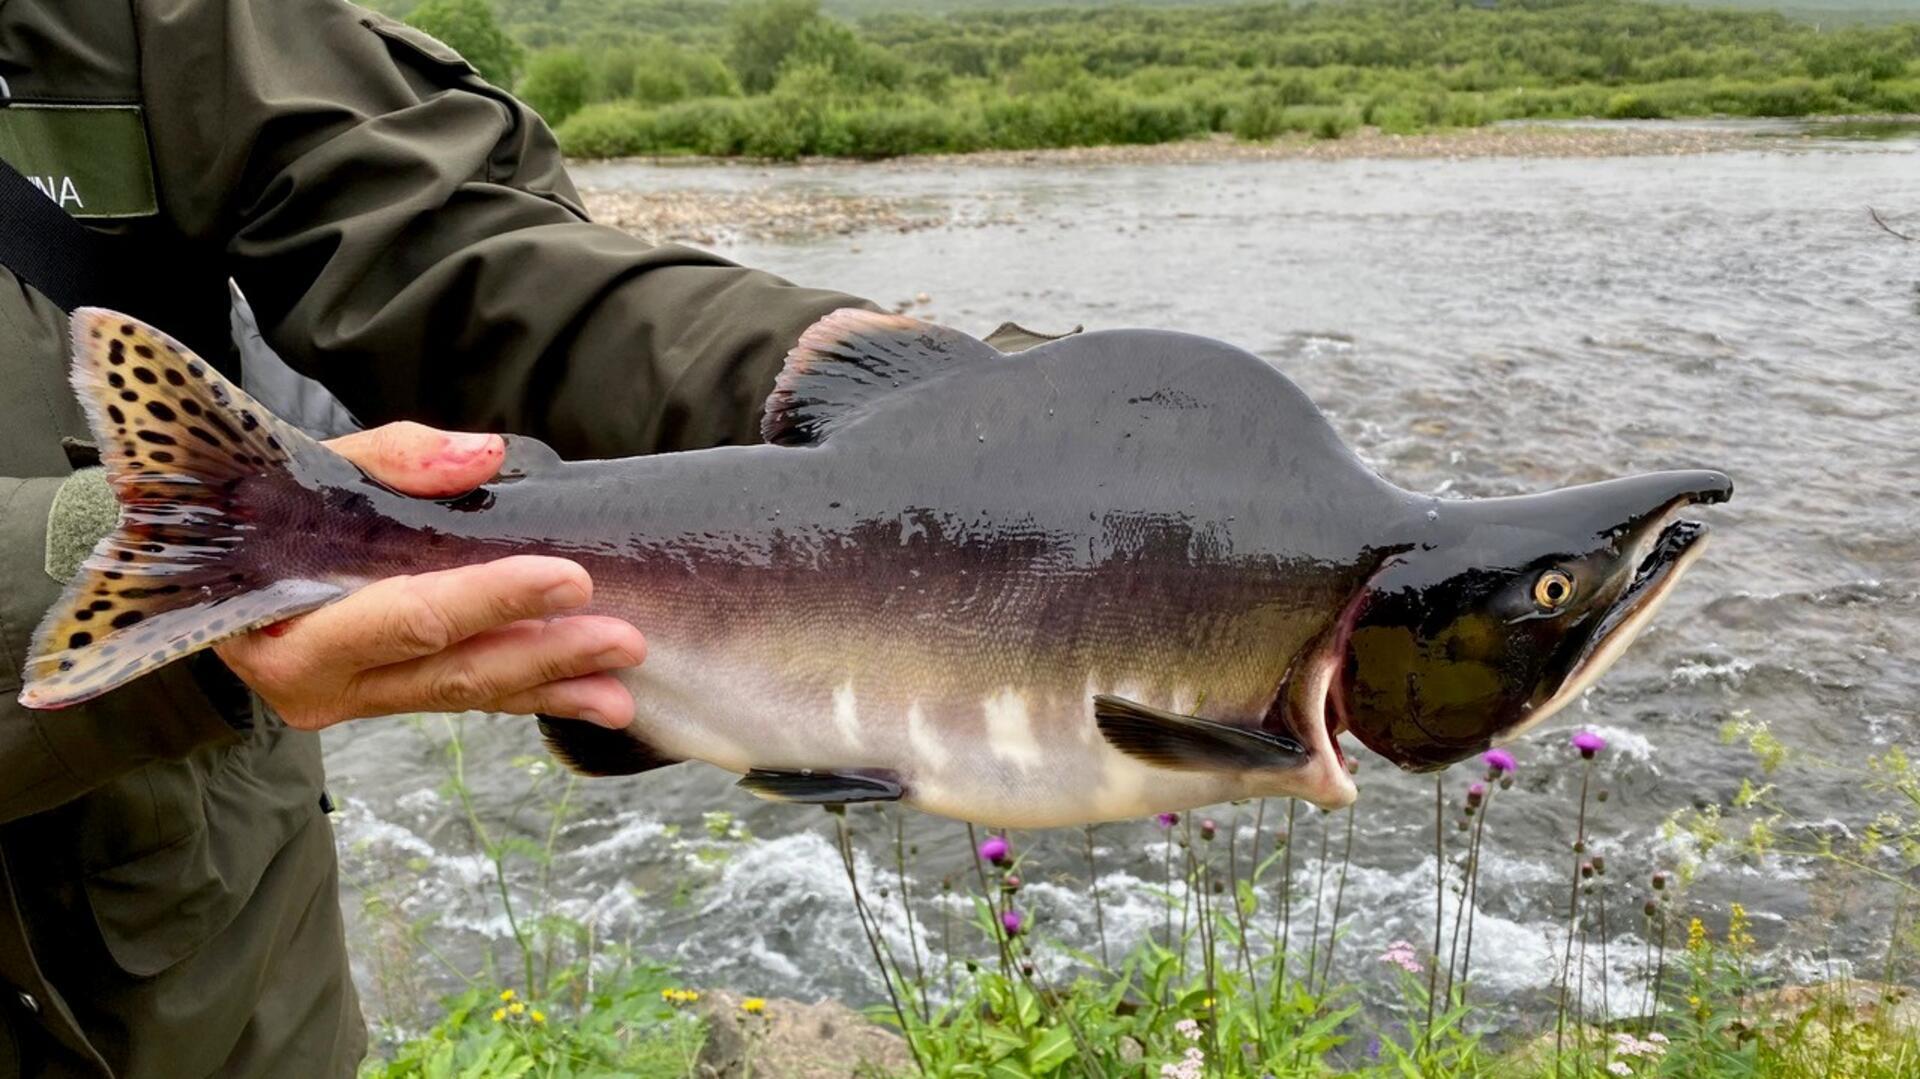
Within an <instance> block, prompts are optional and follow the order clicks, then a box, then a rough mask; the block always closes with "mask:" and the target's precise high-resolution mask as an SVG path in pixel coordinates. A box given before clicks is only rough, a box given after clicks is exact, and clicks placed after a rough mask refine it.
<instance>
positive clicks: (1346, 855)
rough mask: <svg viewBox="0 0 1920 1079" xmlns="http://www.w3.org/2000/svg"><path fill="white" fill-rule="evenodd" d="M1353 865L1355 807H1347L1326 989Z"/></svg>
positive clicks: (1324, 977)
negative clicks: (1350, 869)
mask: <svg viewBox="0 0 1920 1079" xmlns="http://www.w3.org/2000/svg"><path fill="white" fill-rule="evenodd" d="M1352 865H1353V807H1352V806H1351V805H1349V806H1348V807H1347V840H1346V847H1345V849H1344V850H1343V851H1342V852H1341V854H1340V883H1339V885H1338V886H1337V887H1335V888H1334V890H1333V921H1331V922H1330V923H1328V925H1327V963H1326V967H1325V969H1324V970H1322V971H1321V973H1320V985H1321V988H1322V989H1324V988H1325V987H1326V986H1328V985H1331V984H1333V982H1332V979H1333V952H1334V948H1335V946H1336V945H1338V944H1339V942H1340V908H1341V906H1342V905H1343V904H1344V903H1345V902H1346V899H1347V870H1348V868H1349V867H1351V866H1352Z"/></svg>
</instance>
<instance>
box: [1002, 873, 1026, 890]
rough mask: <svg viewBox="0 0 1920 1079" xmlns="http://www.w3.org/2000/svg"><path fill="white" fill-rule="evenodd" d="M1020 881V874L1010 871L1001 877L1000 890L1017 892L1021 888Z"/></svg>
mask: <svg viewBox="0 0 1920 1079" xmlns="http://www.w3.org/2000/svg"><path fill="white" fill-rule="evenodd" d="M1020 883H1021V881H1020V874H1018V873H1008V874H1007V875H1006V876H1004V877H1002V878H1000V890H1001V891H1003V892H1017V891H1019V890H1020Z"/></svg>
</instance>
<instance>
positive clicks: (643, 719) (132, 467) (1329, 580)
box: [20, 308, 1732, 827]
mask: <svg viewBox="0 0 1920 1079" xmlns="http://www.w3.org/2000/svg"><path fill="white" fill-rule="evenodd" d="M71 325H72V336H73V346H74V348H73V365H72V371H71V380H72V383H73V387H74V389H75V392H76V394H77V395H78V397H79V399H80V400H81V402H82V404H83V406H84V408H85V411H86V415H87V418H88V421H89V422H90V424H91V426H92V430H93V432H94V434H95V436H96V437H97V440H98V444H99V447H100V451H101V457H102V461H103V464H104V466H105V468H106V470H107V472H108V475H109V478H110V480H111V483H112V486H113V488H114V490H115V492H116V494H117V495H118V498H119V501H120V510H121V512H120V520H119V524H118V527H117V529H116V530H115V531H114V532H113V533H112V534H111V535H110V536H108V537H107V538H106V539H104V540H102V541H101V543H100V545H99V546H98V548H97V549H96V550H95V551H94V552H93V554H92V556H91V557H90V558H89V560H88V561H87V562H86V563H85V565H84V567H83V569H82V571H81V573H80V575H79V576H78V577H77V578H76V579H75V580H73V581H72V582H71V583H70V584H69V585H68V587H67V588H66V591H65V592H64V594H63V595H62V597H61V598H60V600H59V602H58V603H57V604H56V605H55V606H54V607H53V608H52V610H50V611H49V612H48V614H47V616H46V618H45V620H44V621H43V622H42V624H41V625H40V626H39V628H38V630H37V631H36V633H35V634H34V637H33V640H32V644H31V654H30V656H29V658H28V665H27V668H26V678H25V684H24V688H23V690H22V691H21V693H20V701H21V702H22V703H23V704H24V705H26V706H27V707H30V708H40V709H47V708H60V707H65V706H69V705H73V704H76V703H79V702H82V701H85V700H88V699H90V698H92V697H95V696H97V695H99V694H101V693H104V692H107V691H108V690H111V689H113V688H115V687H118V686H122V685H125V684H126V683H128V682H130V681H132V680H134V679H136V678H138V677H140V676H141V675H142V674H145V673H147V672H149V671H152V670H154V669H156V668H158V667H160V666H162V665H165V664H168V663H172V662H175V661H178V660H179V659H181V658H182V657H184V656H186V655H189V654H191V653H193V652H196V651H198V650H200V649H203V648H206V647H208V646H210V645H212V644H215V643H216V642H218V641H221V640H223V639H226V638H228V637H232V636H234V635H237V634H242V633H246V632H249V631H251V630H254V629H256V628H259V627H262V626H266V625H269V624H271V623H274V622H278V621H281V620H284V619H287V618H290V617H293V616H296V615H299V614H301V613H303V612H306V611H311V610H313V609H315V608H317V607H320V606H322V605H324V604H327V603H330V602H333V601H335V600H337V599H339V598H340V597H343V596H346V595H349V594H351V593H352V592H353V591H354V590H355V589H357V588H360V587H362V586H364V585H366V584H368V583H370V582H372V581H375V580H379V579H381V578H385V577H389V576H392V575H396V574H417V573H422V572H428V571H432V570H437V569H444V568H450V567H454V566H460V565H466V564H472V563H477V562H482V561H487V560H491V559H495V558H499V557H503V556H506V555H510V554H521V553H538V554H547V555H558V556H563V557H566V558H570V559H573V560H575V561H577V562H578V563H580V564H581V565H582V566H583V567H585V568H586V569H587V570H588V571H589V573H590V574H591V575H592V577H593V580H594V582H595V588H594V595H593V601H592V606H591V607H590V608H589V610H590V611H592V612H594V613H602V614H608V615H614V616H618V617H620V618H623V619H626V620H628V621H630V622H631V623H633V624H634V625H636V626H638V627H641V628H642V630H643V631H644V632H645V633H646V634H647V638H648V652H649V656H648V659H647V662H646V663H645V664H644V665H643V666H641V667H638V668H636V669H633V670H631V671H628V672H626V673H624V674H623V675H622V676H621V677H622V679H623V681H624V682H625V684H626V685H627V686H628V688H630V689H631V690H632V693H633V696H634V700H635V703H636V706H637V708H636V715H637V718H636V719H635V721H634V723H633V724H632V725H631V726H630V727H628V728H626V729H624V730H610V729H606V728H601V727H596V726H593V725H591V724H588V723H584V722H580V721H576V720H569V719H562V718H557V717H551V716H547V717H541V718H540V719H539V727H540V730H541V733H542V735H543V736H544V738H545V739H546V741H547V744H548V746H549V747H550V749H551V750H552V751H553V753H554V754H555V755H556V756H557V757H558V758H559V759H560V760H562V761H563V762H565V763H566V764H567V765H569V766H571V767H572V768H573V769H575V770H576V771H579V772H581V773H584V774H587V775H593V776H610V775H632V774H637V773H642V772H647V771H650V770H652V769H656V768H661V767H666V766H669V765H673V764H677V763H680V762H683V761H704V762H706V763H708V764H711V765H715V766H718V767H719V768H722V769H726V770H727V771H730V772H733V773H736V774H738V775H739V776H740V777H741V778H740V780H739V781H738V782H739V785H740V786H741V787H742V788H744V789H745V790H747V791H749V792H751V793H753V794H755V795H758V796H761V797H763V798H769V799H774V800H779V801H787V802H794V803H802V804H820V805H828V806H835V805H845V804H849V803H862V802H884V801H894V802H900V803H903V804H905V805H908V806H912V807H914V808H916V809H920V810H923V811H926V812H929V813H934V814H938V815H942V816H947V817H952V818H958V819H962V820H968V821H974V822H978V823H981V824H985V825H989V826H1000V827H1046V826H1057V825H1070V824H1080V823H1090V822H1097V821H1108V820H1118V819H1124V818H1137V817H1141V816H1145V815H1148V814H1153V813H1158V812H1166V811H1176V810H1182V809H1189V808H1193V807H1197V806H1202V805H1211V804H1215V803H1220V802H1226V801H1232V800H1237V799H1243V798H1252V797H1292V798H1300V799H1305V800H1307V801H1309V802H1312V803H1314V804H1315V805H1318V806H1320V807H1323V808H1327V809H1333V808H1339V807H1343V806H1346V805H1349V804H1351V803H1352V802H1353V801H1354V799H1355V796H1356V793H1357V790H1356V787H1355V784H1354V780H1353V778H1352V775H1351V773H1350V771H1349V768H1348V766H1347V759H1346V757H1345V755H1344V751H1343V750H1342V748H1341V747H1340V744H1339V740H1340V737H1341V735H1342V734H1343V732H1349V731H1350V732H1351V733H1352V734H1353V736H1354V737H1355V738H1356V739H1357V740H1358V741H1359V742H1360V743H1361V744H1362V745H1365V746H1366V747H1368V748H1369V749H1371V750H1372V751H1373V752H1375V753H1378V754H1380V755H1381V756H1383V757H1385V758H1387V759H1388V760H1389V761H1391V762H1393V763H1394V764H1395V765H1397V766H1399V767H1402V768H1406V769H1409V770H1414V771H1419V770H1427V769H1433V768H1440V767H1444V766H1446V765H1447V764H1449V763H1452V762H1456V761H1460V760H1463V759H1465V758H1467V757H1469V756H1471V755H1473V754H1475V753H1478V752H1481V751H1483V750H1484V749H1486V748H1487V747H1488V746H1490V745H1492V744H1495V743H1496V742H1500V741H1505V740H1509V739H1511V738H1513V737H1516V736H1518V735H1519V734H1520V733H1522V732H1524V731H1526V730H1528V729H1530V728H1532V727H1534V726H1536V725H1537V724H1539V723H1541V722H1543V721H1545V720H1546V719H1547V718H1549V717H1550V716H1552V715H1553V714H1554V713H1555V712H1556V711H1558V710H1559V709H1561V708H1563V707H1565V706H1566V705H1567V704H1568V703H1569V702H1570V701H1572V700H1575V699H1577V698H1578V697H1579V695H1580V694H1581V693H1582V692H1584V691H1585V689H1586V687H1588V686H1589V685H1591V684H1592V683H1593V681H1594V680H1595V679H1596V678H1598V677H1599V676H1600V675H1601V674H1602V673H1603V672H1604V671H1605V670H1606V668H1607V667H1608V666H1609V665H1610V664H1611V663H1613V662H1614V660H1616V659H1617V658H1618V657H1619V655H1620V654H1621V652H1622V650H1624V649H1625V648H1626V647H1627V645H1628V644H1629V643H1630V642H1631V641H1632V639H1633V637H1634V636H1635V634H1637V633H1639V632H1640V631H1641V630H1642V629H1643V628H1644V627H1645V626H1646V624H1647V623H1648V621H1649V620H1650V619H1651V618H1652V617H1653V614H1654V612H1655V611H1656V610H1657V609H1658V607H1659V606H1660V604H1661V603H1662V602H1663V601H1664V600H1665V599H1666V598H1667V597H1668V596H1669V595H1670V594H1671V593H1672V591H1673V588H1674V586H1675V584H1676V582H1677V581H1678V580H1679V579H1680V577H1681V576H1682V575H1683V574H1684V573H1685V572H1686V570H1687V569H1688V567H1689V566H1690V565H1692V564H1693V563H1694V562H1695V561H1696V560H1697V559H1698V558H1699V557H1700V553H1701V551H1702V550H1703V541H1704V540H1705V538H1706V536H1707V527H1706V525H1705V524H1704V523H1702V522H1700V521H1698V520H1693V519H1689V518H1687V517H1686V516H1685V512H1686V511H1687V509H1688V508H1689V507H1693V506H1697V505H1702V504H1711V503H1716V502H1721V501H1724V500H1725V499H1727V498H1728V497H1730V496H1731V494H1732V482H1731V480H1730V479H1729V478H1728V477H1727V476H1726V475H1725V474H1723V473H1721V472H1717V471H1713V470H1708V469H1687V470H1678V471H1664V472H1653V473H1647V474H1642V475H1636V476H1629V477H1625V478H1621V479H1616V480H1610V481H1606V482H1600V483H1592V484H1586V485H1582V486H1575V487H1568V488H1564V489H1560V490H1553V491H1547V492H1542V493H1538V494H1531V495H1523V496H1514V497H1501V498H1485V499H1442V498H1438V497H1435V496H1432V495H1427V494H1419V493H1415V492H1411V491H1407V490H1404V489H1402V488H1400V487H1397V486H1395V485H1394V484H1392V483H1390V482H1389V481H1387V480H1386V479H1384V478H1382V477H1381V476H1380V475H1379V474H1378V473H1376V472H1375V471H1374V470H1373V469H1372V468H1370V467H1368V466H1367V464H1366V463H1365V462H1364V461H1363V460H1362V459H1361V458H1360V457H1359V456H1358V455H1357V454H1356V453H1355V452H1354V451H1353V449H1352V448H1351V447H1349V446H1348V445H1347V444H1346V443H1345V442H1344V441H1343V440H1342V439H1341V438H1340V436H1339V434H1338V433H1337V432H1336V431H1335V429H1334V427H1333V426H1332V424H1331V423H1330V422H1329V420H1328V419H1327V417H1326V416H1325V415H1324V414H1323V413H1322V412H1321V411H1320V409H1318V408H1317V407H1315V405H1314V404H1313V402H1312V401H1311V400H1310V399H1309V398H1308V397H1307V395H1306V394H1305V393H1303V392H1302V391H1301V390H1300V389H1299V388H1298V387H1297V386H1295V385H1294V384H1293V382H1291V381H1290V380H1289V379H1287V378H1286V376H1285V375H1283V374H1282V373H1281V372H1280V371H1279V370H1278V369H1277V368H1276V367H1275V366H1274V365H1272V364H1270V363H1268V362H1266V361H1265V360H1262V359H1261V358H1260V357H1258V356H1256V355H1254V354H1252V353H1250V352H1247V351H1244V350H1242V349H1239V348H1236V347H1234V346H1232V345H1229V344H1226V343H1223V342H1220V341H1216V340H1212V339H1208V338H1205V337H1201V336H1196V335H1191V334H1184V333H1176V332H1171V331H1162V330H1108V331H1097V332H1088V333H1080V334H1076V335H1073V336H1069V337H1065V338H1061V339H1058V340H1053V341H1050V342H1047V343H1045V344H1041V345H1039V346H1037V347H1034V348H1031V349H1028V350H1026V351H1022V352H1018V353H1012V354H1007V353H1002V352H1000V351H998V350H997V349H995V348H993V347H991V346H989V345H987V344H986V343H984V342H982V341H980V340H977V339H975V338H973V337H971V336H968V335H966V334H964V333H961V332H959V331H957V330H954V329H950V328H947V327H944V326H939V325H935V324H932V323H927V322H922V321H919V320H915V319H912V318H909V317H906V316H902V315H891V314H881V313H876V312H872V311H866V310H857V309H846V310H840V311H836V312H834V313H832V314H830V315H828V316H826V317H825V318H823V319H822V320H820V321H819V322H818V323H816V324H815V325H813V326H812V327H811V328H810V329H808V330H807V331H806V332H805V334H804V335H803V336H802V337H801V339H800V341H799V342H798V343H797V344H796V345H795V346H794V347H793V349H792V351H791V352H790V353H789V354H788V356H787V357H786V360H785V365H784V368H783V369H782V371H781V372H780V373H779V375H778V376H777V378H776V380H775V383H774V386H773V389H772V392H771V394H770V395H769V397H768V398H767V401H766V405H765V409H764V413H763V420H762V424H761V433H762V436H763V442H762V443H761V444H756V445H732V446H721V447H715V448H711V449H703V450H697V451H688V452H680V453H669V454H659V455H653V456H642V457H633V458H625V459H618V460H601V461H563V460H561V459H560V458H559V457H558V456H557V455H556V454H554V453H553V451H552V450H550V449H548V448H546V447H544V446H542V445H541V444H539V443H537V442H531V441H526V440H515V441H514V449H513V451H512V452H511V453H510V454H509V456H508V462H507V467H506V468H505V469H503V472H502V474H501V476H500V477H499V478H498V479H497V480H495V481H494V482H490V483H488V484H486V485H485V486H482V487H480V488H478V489H477V490H474V491H472V492H470V493H468V494H465V495H461V496H459V497H456V498H444V499H423V498H412V497H408V496H405V495H402V494H400V493H398V492H396V491H394V490H391V489H389V488H387V487H385V486H384V485H382V484H381V483H379V482H377V481H376V480H374V479H373V478H372V477H370V476H369V475H368V474H366V473H365V472H363V471H361V470H360V469H359V468H358V467H356V466H355V465H353V464H352V463H350V462H349V461H347V460H346V459H345V458H343V457H341V456H339V455H338V454H336V453H334V452H332V451H331V450H329V449H328V448H327V447H326V446H324V445H323V444H321V443H319V442H317V441H315V440H314V439H312V438H309V437H308V436H307V435H305V434H303V433H301V432H300V431H299V430H297V429H295V428H293V427H292V426H290V425H289V424H287V423H284V422H282V421H281V420H279V419H278V418H276V417H275V416H273V415H272V414H271V413H270V412H268V411H267V410H266V409H264V408H262V407H261V406H260V405H259V404H258V403H256V402H255V401H253V400H252V399H251V398H249V397H248V396H247V395H246V394H245V393H244V392H243V391H242V390H241V389H240V388H238V387H236V386H234V385H233V384H231V383H229V382H228V381H227V380H226V379H225V378H223V377H222V376H221V375H220V373H219V372H217V371H216V370H214V369H213V367H212V366H211V365H209V364H207V363H206V362H204V361H203V360H201V359H199V358H198V357H196V356H194V355H193V354H192V353H191V352H190V351H188V350H187V349H186V348H184V347H183V346H182V345H180V344H179V342H177V341H175V340H174V339H172V338H170V337H168V336H167V335H166V334H164V333H162V332H160V331H159V330H156V329H153V328H152V327H149V326H147V325H146V324H144V323H141V322H139V321H138V320H135V319H132V318H128V317H126V316H123V315H120V314H116V313H114V312H111V311H105V310H100V309H92V308H88V309H82V310H80V311H78V312H76V313H75V314H74V316H73V318H72V322H71Z"/></svg>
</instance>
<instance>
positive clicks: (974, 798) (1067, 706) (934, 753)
mask: <svg viewBox="0 0 1920 1079" xmlns="http://www.w3.org/2000/svg"><path fill="white" fill-rule="evenodd" d="M623 680H624V681H625V682H626V684H627V686H628V687H629V688H630V689H632V690H633V694H634V700H635V704H636V714H637V716H638V718H637V719H636V721H635V724H634V727H633V733H634V734H635V735H636V736H637V737H639V738H641V739H642V740H644V741H646V742H647V743H648V744H650V745H651V746H653V748H654V749H655V750H657V751H659V752H660V753H661V754H663V755H665V756H667V757H670V758H675V759H683V760H699V761H705V762H707V763H709V764H713V765H716V766H718V767H721V768H725V769H727V770H728V771H732V772H738V773H745V772H747V771H749V770H751V769H755V768H761V769H782V770H799V769H810V770H812V771H815V772H835V771H853V770H862V769H869V770H883V771H886V772H890V773H892V774H893V775H894V776H896V777H897V778H898V779H899V781H900V782H901V783H902V784H903V785H904V787H905V794H904V796H903V797H902V799H901V800H902V801H903V802H905V803H906V804H908V805H911V806H913V807H914V808H916V809H920V810H923V811H925V812H928V813H935V814H938V815H940V816H944V817H951V818H954V819H956V820H967V821H973V822H975V823H979V824H985V825H989V826H994V827H1007V828H1044V827H1056V826H1061V825H1069V824H1079V823H1084V822H1087V821H1107V820H1123V819H1128V818H1137V817H1143V816H1149V815H1152V814H1154V813H1158V812H1163V811H1168V810H1180V809H1189V808H1192V807H1194V806H1201V805H1210V804H1213V803H1215V802H1221V801H1227V800H1230V799H1234V798H1241V797H1246V796H1248V795H1249V794H1250V793H1253V792H1250V791H1248V790H1247V789H1246V786H1245V784H1244V783H1243V782H1241V781H1240V780H1239V779H1238V778H1237V777H1235V776H1232V775H1224V774H1218V773H1199V772H1175V771H1169V770H1166V769H1162V768H1155V767H1152V766H1149V765H1146V764H1143V763H1141V762H1139V761H1137V760H1135V759H1133V758H1132V757H1129V756H1127V755H1126V754H1123V753H1121V752H1119V751H1118V750H1115V749H1114V748H1112V747H1111V746H1110V745H1108V743H1107V742H1106V740H1105V739H1104V738H1102V737H1101V735H1100V731H1099V728H1098V726H1097V724H1096V723H1095V720H1094V714H1093V698H1094V696H1095V695H1096V694H1098V693H1116V694H1119V695H1121V696H1127V697H1130V698H1133V699H1138V700H1142V701H1144V702H1147V703H1157V704H1160V705H1164V706H1168V707H1176V708H1177V707H1181V706H1183V705H1184V706H1186V707H1191V705H1192V701H1191V699H1188V700H1185V701H1181V700H1178V699H1176V698H1178V697H1180V696H1190V695H1185V694H1178V693H1148V692H1144V691H1143V687H1140V686H1137V685H1128V684H1117V685H1097V684H1094V683H1093V681H1092V680H1091V679H1089V680H1088V681H1087V682H1085V683H1083V684H1081V685H1077V686H1073V687H1066V686H1058V687H1034V686H1028V687H1015V686H994V687H964V688H962V687H954V688H950V689H949V690H948V691H947V692H946V693H944V694H943V695H942V696H941V697H940V698H939V699H919V698H915V697H912V696H906V695H903V694H901V693H899V692H897V691H895V690H894V689H893V687H891V686H889V685H886V684H883V683H884V682H887V681H890V680H888V679H885V678H884V677H880V676H875V675H872V674H869V675H868V676H867V677H865V678H863V677H862V676H861V674H860V673H859V672H846V673H843V674H841V675H840V676H839V677H837V678H836V677H832V676H827V677H822V678H819V679H817V680H815V681H812V682H809V683H800V682H797V681H796V680H795V679H793V678H792V677H790V676H781V675H777V674H774V673H771V672H769V671H768V670H767V668H766V667H765V666H764V665H760V664H756V663H752V662H744V661H735V662H729V661H727V660H724V659H719V658H716V657H714V656H712V655H696V654H689V653H684V652H676V651H674V650H673V649H672V648H671V647H662V648H656V649H655V650H654V651H653V652H652V653H651V654H650V655H649V657H648V659H647V662H646V664H645V665H644V666H643V667H640V668H637V669H635V670H632V671H629V672H627V673H626V674H625V675H624V676H623ZM1156 697H1157V698H1160V699H1159V700H1158V701H1155V700H1154V698H1156Z"/></svg>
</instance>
